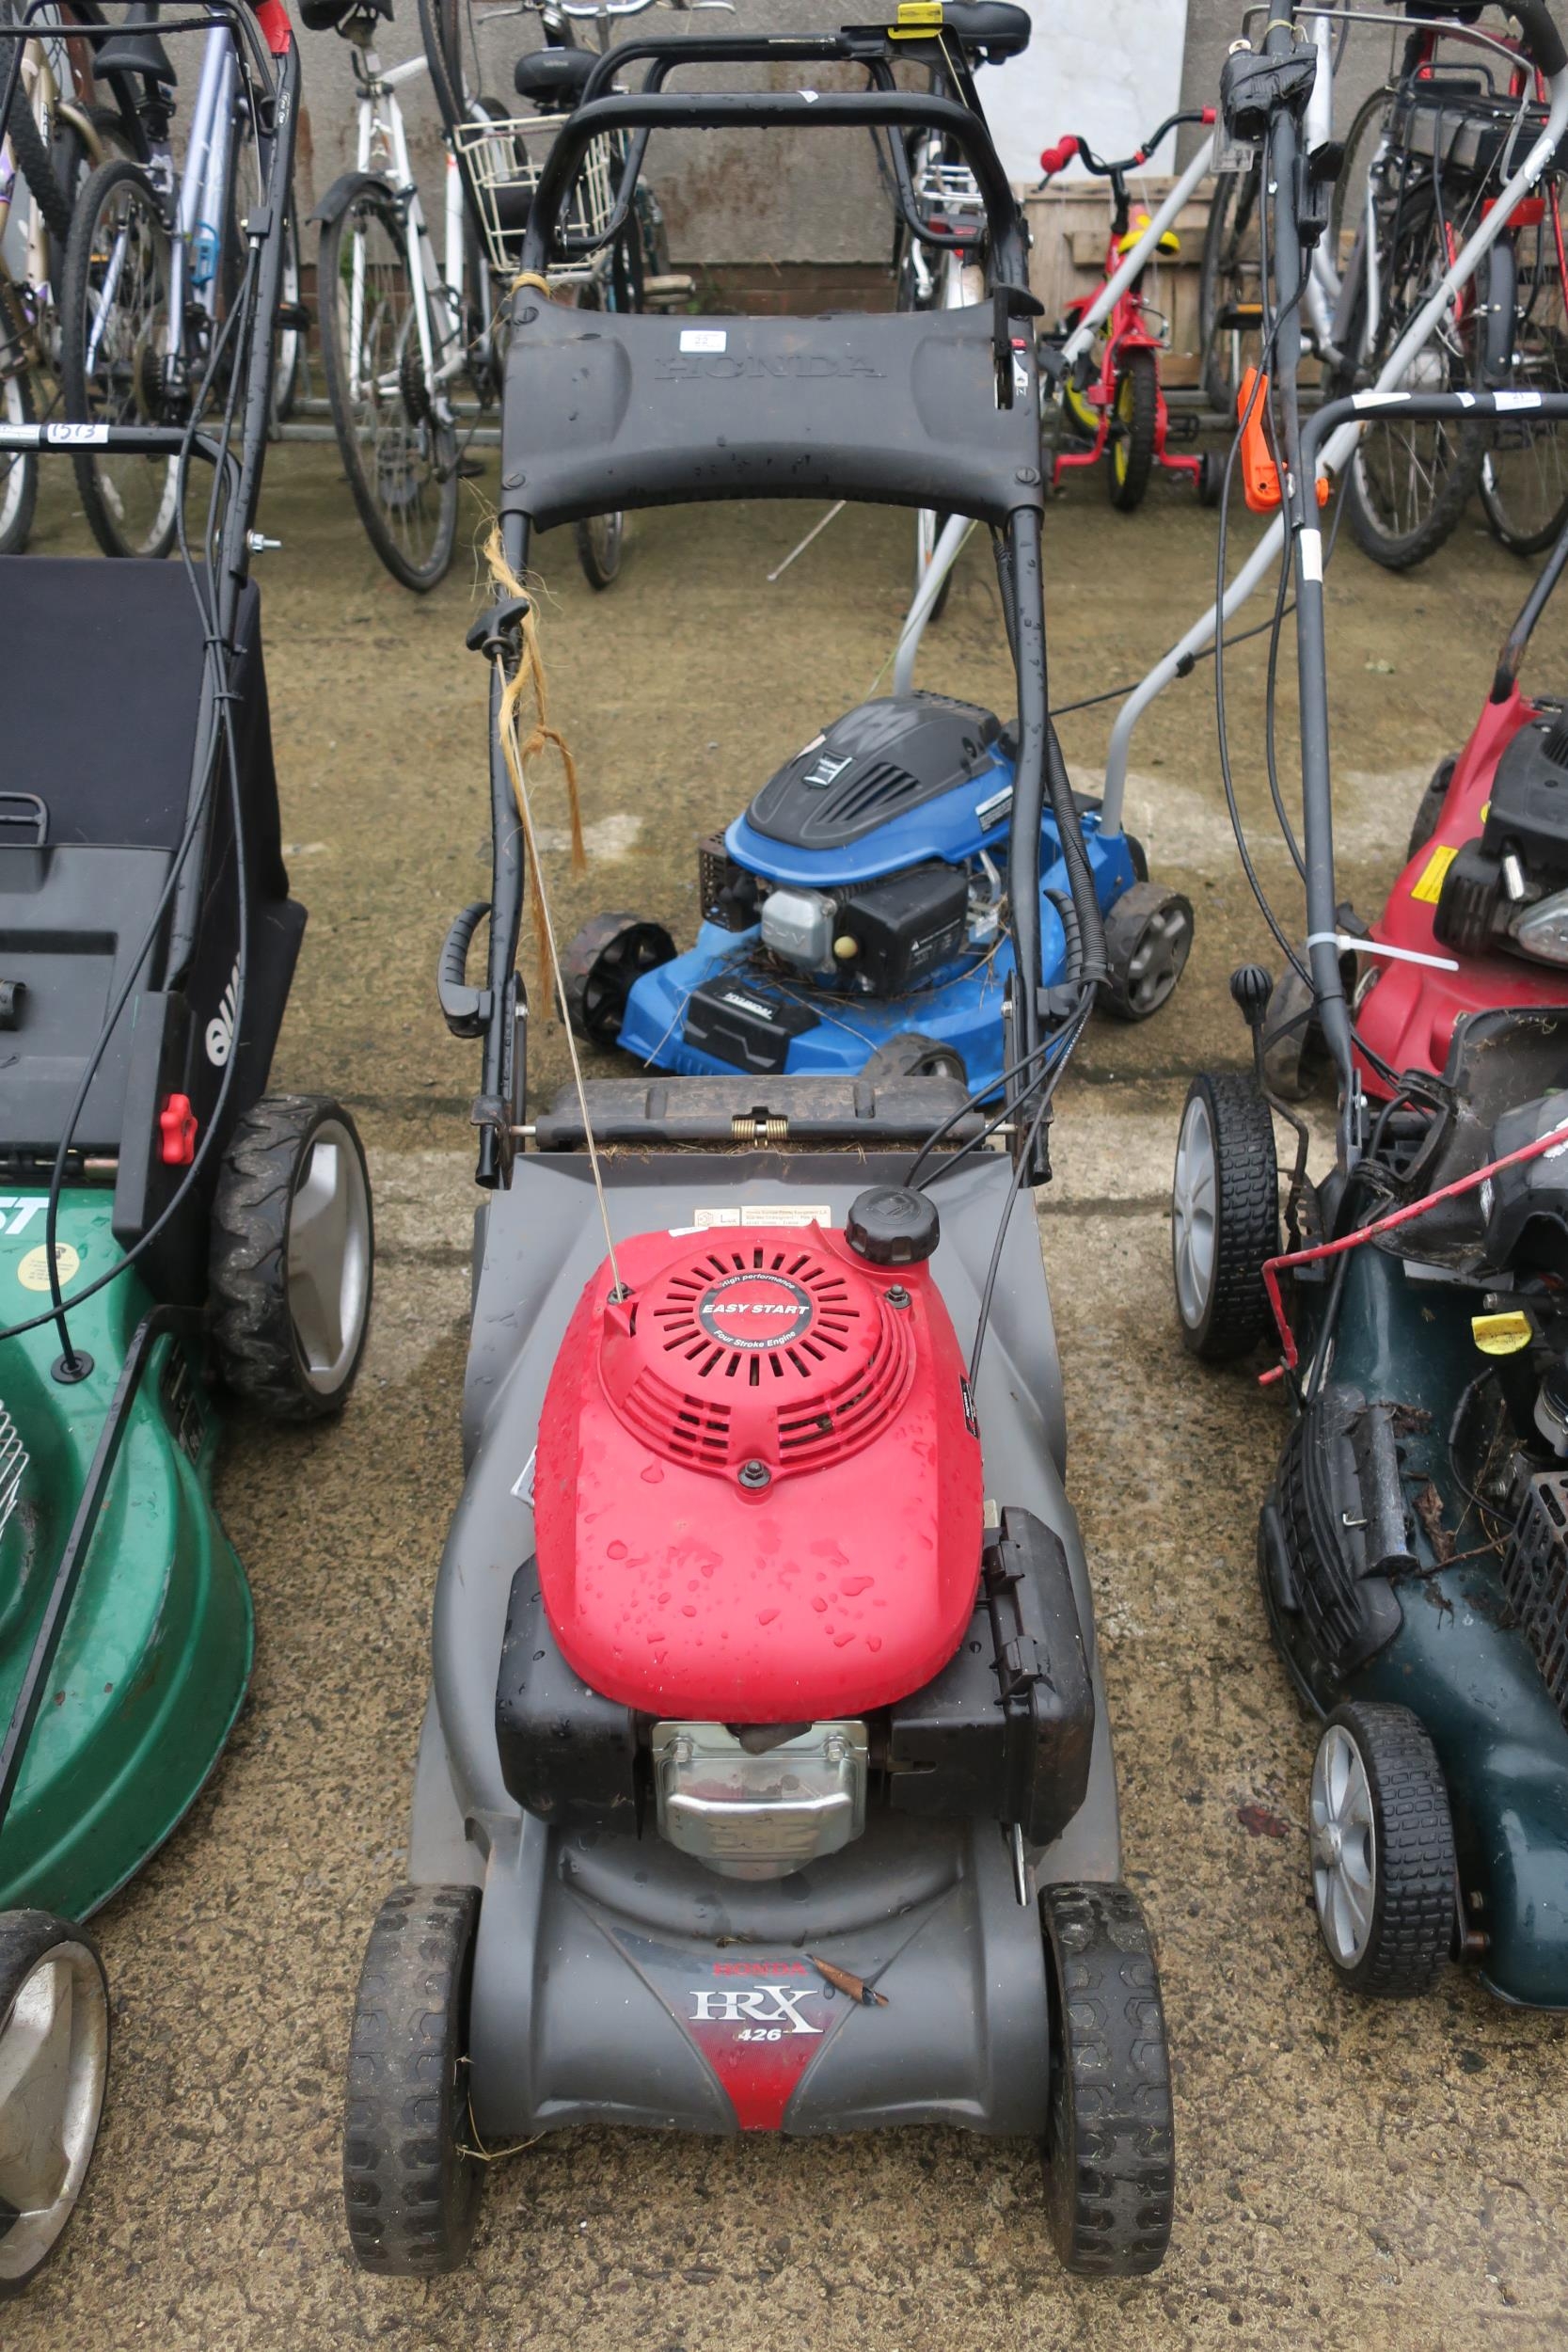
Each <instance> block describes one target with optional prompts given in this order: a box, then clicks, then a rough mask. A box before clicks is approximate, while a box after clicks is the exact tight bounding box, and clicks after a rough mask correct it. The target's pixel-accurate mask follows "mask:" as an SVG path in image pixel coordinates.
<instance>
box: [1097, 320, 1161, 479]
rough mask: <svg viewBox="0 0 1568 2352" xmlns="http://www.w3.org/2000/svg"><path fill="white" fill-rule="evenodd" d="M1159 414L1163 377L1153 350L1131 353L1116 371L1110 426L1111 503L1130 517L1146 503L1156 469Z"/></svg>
mask: <svg viewBox="0 0 1568 2352" xmlns="http://www.w3.org/2000/svg"><path fill="white" fill-rule="evenodd" d="M1159 413H1160V375H1159V370H1158V368H1157V367H1156V365H1155V360H1154V354H1153V353H1152V351H1141V350H1140V351H1129V352H1127V353H1126V354H1125V355H1124V357H1123V358H1122V363H1121V365H1120V367H1119V368H1118V369H1117V400H1116V408H1115V411H1114V419H1113V422H1112V426H1111V466H1110V475H1109V480H1110V489H1111V504H1112V505H1113V506H1114V507H1115V508H1116V509H1117V513H1118V514H1121V515H1131V514H1132V512H1133V510H1134V509H1135V508H1136V507H1139V506H1141V505H1142V504H1143V502H1144V494H1145V492H1146V491H1147V490H1148V478H1149V475H1150V474H1151V473H1152V472H1153V470H1154V434H1155V428H1156V425H1157V423H1158V421H1159Z"/></svg>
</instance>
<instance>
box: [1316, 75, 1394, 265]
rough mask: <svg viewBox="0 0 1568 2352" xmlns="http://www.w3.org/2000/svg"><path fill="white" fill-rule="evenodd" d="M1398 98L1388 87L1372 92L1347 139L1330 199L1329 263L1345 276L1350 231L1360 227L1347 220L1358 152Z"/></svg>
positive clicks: (1358, 112)
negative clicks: (1371, 128) (1372, 124)
mask: <svg viewBox="0 0 1568 2352" xmlns="http://www.w3.org/2000/svg"><path fill="white" fill-rule="evenodd" d="M1394 95H1395V93H1394V92H1393V91H1392V90H1390V89H1388V88H1386V87H1382V88H1378V89H1374V90H1372V91H1370V93H1369V95H1368V96H1367V97H1365V98H1364V99H1363V100H1362V101H1361V103H1360V105H1359V106H1358V107H1357V108H1356V110H1355V113H1354V117H1353V119H1352V121H1351V126H1350V130H1349V132H1348V134H1347V135H1346V138H1345V152H1344V161H1343V162H1342V163H1341V165H1340V167H1339V169H1338V171H1337V172H1336V174H1335V176H1334V194H1333V196H1332V197H1331V198H1330V199H1329V210H1328V234H1329V259H1330V260H1331V261H1332V262H1333V263H1334V266H1335V268H1336V270H1337V271H1339V272H1341V273H1342V272H1343V270H1344V267H1345V264H1346V262H1348V261H1349V259H1350V256H1349V254H1348V253H1346V252H1345V251H1344V250H1343V246H1344V239H1345V232H1346V230H1347V228H1348V229H1349V230H1350V232H1351V234H1352V236H1354V234H1355V230H1356V227H1357V224H1356V223H1354V222H1353V221H1347V219H1346V213H1347V209H1348V207H1349V204H1350V199H1351V189H1352V188H1353V186H1354V182H1355V174H1354V158H1355V153H1356V150H1357V148H1358V147H1359V146H1360V144H1361V141H1362V140H1363V138H1364V137H1365V136H1366V134H1367V128H1368V125H1369V124H1370V122H1371V121H1372V120H1373V119H1378V120H1379V121H1381V119H1382V118H1383V116H1385V115H1386V113H1387V111H1388V108H1389V106H1390V105H1391V103H1393V99H1394Z"/></svg>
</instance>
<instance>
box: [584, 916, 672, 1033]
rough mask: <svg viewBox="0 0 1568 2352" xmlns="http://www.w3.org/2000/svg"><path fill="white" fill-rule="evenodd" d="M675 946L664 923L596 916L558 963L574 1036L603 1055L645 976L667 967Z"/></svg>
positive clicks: (626, 917)
mask: <svg viewBox="0 0 1568 2352" xmlns="http://www.w3.org/2000/svg"><path fill="white" fill-rule="evenodd" d="M674 952H675V943H674V941H673V939H672V938H671V936H670V934H669V932H668V931H667V930H665V928H664V926H663V924H662V923H646V922H644V921H643V920H642V918H641V915H637V914H626V913H625V912H619V913H616V914H595V915H594V920H593V921H592V922H591V923H585V924H584V925H583V927H582V929H581V930H580V931H578V935H577V937H576V939H574V940H573V941H572V943H571V946H569V947H568V948H567V949H566V952H565V954H564V955H563V956H562V959H561V983H562V995H563V996H564V998H565V1000H566V1001H565V1005H564V1007H563V1009H564V1011H565V1015H566V1018H567V1020H568V1021H569V1022H570V1023H571V1025H572V1034H573V1036H574V1037H578V1038H580V1039H581V1040H582V1042H583V1043H584V1045H594V1046H596V1047H597V1048H598V1050H599V1051H600V1052H601V1053H607V1052H608V1051H609V1049H610V1046H612V1045H613V1044H614V1043H615V1041H616V1040H617V1038H618V1037H619V1036H620V1034H621V1024H622V1022H623V1021H624V1020H625V1019H626V1003H627V1000H628V998H629V997H630V995H631V992H632V989H633V988H634V986H635V985H636V983H637V982H638V981H639V980H640V979H641V977H642V975H643V973H644V972H655V971H657V969H658V967H659V965H660V964H661V963H669V962H670V961H671V960H672V959H673V956H674Z"/></svg>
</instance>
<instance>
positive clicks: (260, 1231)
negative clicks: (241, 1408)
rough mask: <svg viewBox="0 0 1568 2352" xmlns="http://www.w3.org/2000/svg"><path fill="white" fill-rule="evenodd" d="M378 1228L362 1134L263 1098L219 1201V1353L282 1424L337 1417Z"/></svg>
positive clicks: (244, 1125)
mask: <svg viewBox="0 0 1568 2352" xmlns="http://www.w3.org/2000/svg"><path fill="white" fill-rule="evenodd" d="M374 1261H375V1229H374V1223H373V1220H372V1214H371V1185H370V1177H369V1174H368V1172H367V1170H366V1168H365V1152H364V1147H363V1145H362V1144H361V1143H360V1140H359V1134H358V1130H357V1129H356V1126H355V1124H354V1121H353V1120H352V1119H351V1118H350V1116H349V1114H348V1112H347V1111H346V1110H344V1109H343V1107H342V1105H341V1104H340V1103H334V1102H332V1101H331V1100H329V1099H328V1098H327V1097H325V1096H324V1095H316V1094H272V1095H265V1096H263V1098H262V1099H261V1102H260V1103H258V1104H256V1105H255V1107H254V1109H252V1110H249V1111H247V1112H246V1113H245V1117H244V1118H243V1119H242V1120H240V1122H239V1124H238V1125H237V1126H236V1128H235V1130H234V1133H233V1136H231V1138H230V1144H229V1149H228V1151H227V1152H225V1153H224V1159H223V1171H222V1173H221V1175H220V1176H219V1178H218V1186H217V1194H216V1197H215V1199H214V1202H213V1231H212V1247H211V1254H210V1259H209V1269H208V1270H209V1281H210V1286H211V1294H212V1301H213V1345H214V1353H215V1355H216V1359H217V1365H218V1370H219V1372H220V1373H221V1375H222V1376H223V1378H224V1380H225V1381H226V1382H227V1384H228V1386H229V1387H230V1388H231V1389H232V1390H234V1391H235V1392H236V1393H237V1394H238V1395H240V1396H243V1397H244V1398H245V1401H246V1402H247V1404H251V1405H255V1406H258V1407H259V1408H260V1409H261V1411H262V1412H264V1413H267V1414H269V1415H271V1417H272V1418H273V1419H274V1420H276V1421H294V1422H303V1421H318V1420H320V1419H322V1418H323V1417H324V1416H325V1414H328V1413H335V1412H337V1411H338V1410H339V1408H340V1407H341V1405H342V1404H343V1401H344V1399H345V1398H346V1397H347V1395H348V1392H349V1390H350V1389H351V1388H352V1387H353V1385H354V1378H355V1375H356V1373H357V1371H358V1369H359V1359H360V1357H361V1356H362V1355H363V1354H364V1349H365V1335H366V1332H367V1331H368V1329H369V1327H370V1315H371V1292H372V1282H373V1276H374Z"/></svg>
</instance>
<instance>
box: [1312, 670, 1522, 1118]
mask: <svg viewBox="0 0 1568 2352" xmlns="http://www.w3.org/2000/svg"><path fill="white" fill-rule="evenodd" d="M1538 715H1539V707H1538V706H1537V705H1536V704H1534V703H1532V702H1530V701H1528V699H1527V698H1526V697H1525V696H1524V695H1523V694H1521V693H1520V691H1519V690H1518V688H1517V686H1515V687H1514V689H1513V692H1512V693H1511V694H1510V695H1509V697H1508V699H1507V701H1506V702H1500V703H1494V702H1489V703H1487V704H1486V705H1485V707H1483V709H1482V711H1481V717H1480V719H1479V721H1478V722H1477V723H1476V729H1475V732H1474V734H1473V735H1472V736H1471V738H1470V739H1469V741H1468V742H1467V743H1466V744H1465V749H1464V750H1463V751H1462V752H1461V753H1460V755H1459V757H1458V759H1457V760H1456V761H1455V763H1454V771H1453V776H1452V779H1451V781H1450V783H1449V790H1448V798H1447V799H1446V800H1445V801H1444V803H1443V813H1442V815H1441V816H1440V817H1439V818H1438V820H1437V828H1436V831H1435V832H1434V833H1433V836H1432V838H1431V840H1430V841H1428V842H1427V843H1426V844H1425V845H1424V847H1423V848H1422V849H1421V850H1418V852H1417V854H1416V856H1415V857H1413V858H1412V859H1411V861H1410V863H1409V865H1408V866H1406V867H1405V869H1404V871H1403V873H1402V875H1401V876H1400V878H1399V880H1398V882H1396V883H1395V884H1394V887H1393V889H1392V890H1391V891H1390V892H1389V894H1388V903H1387V905H1386V907H1385V908H1384V910H1383V913H1382V914H1381V915H1380V916H1379V917H1378V919H1377V921H1376V922H1375V923H1374V924H1373V925H1372V937H1373V938H1374V939H1381V940H1386V942H1387V943H1388V945H1389V946H1394V947H1413V948H1415V949H1416V950H1417V952H1418V954H1421V955H1427V956H1449V955H1451V954H1452V952H1453V951H1452V949H1451V948H1449V947H1446V946H1444V944H1443V942H1442V941H1441V940H1440V939H1439V938H1438V936H1437V934H1436V932H1435V930H1433V924H1434V922H1435V920H1436V916H1437V899H1438V894H1439V892H1440V891H1441V889H1442V883H1443V876H1444V875H1445V873H1446V872H1447V871H1448V868H1449V862H1450V860H1451V859H1452V857H1453V854H1454V852H1455V850H1458V849H1459V848H1460V847H1461V846H1462V845H1463V844H1464V843H1465V842H1466V841H1470V840H1473V839H1474V838H1475V837H1476V835H1477V834H1479V833H1480V832H1481V827H1482V825H1483V824H1484V823H1485V821H1486V803H1487V802H1488V800H1489V799H1490V798H1491V793H1492V779H1493V777H1494V776H1495V775H1496V774H1497V762H1498V760H1499V759H1500V758H1501V757H1502V755H1503V754H1504V752H1505V751H1506V750H1507V749H1508V746H1509V744H1510V743H1511V742H1512V741H1513V738H1514V737H1515V736H1516V735H1517V734H1518V732H1519V730H1520V728H1521V727H1522V726H1525V725H1527V724H1528V722H1529V721H1530V720H1531V719H1533V718H1535V717H1537V716H1538ZM1364 961H1365V967H1366V977H1365V981H1364V989H1363V993H1361V994H1360V995H1359V998H1358V1003H1357V1009H1356V1015H1355V1025H1356V1028H1357V1031H1358V1032H1359V1034H1360V1035H1361V1036H1362V1037H1363V1038H1365V1040H1366V1041H1367V1043H1368V1044H1369V1045H1370V1047H1371V1049H1372V1051H1373V1053H1374V1054H1381V1055H1382V1057H1383V1058H1384V1060H1385V1061H1386V1062H1387V1063H1389V1064H1390V1066H1391V1067H1392V1068H1393V1069H1395V1070H1430V1071H1433V1072H1435V1073H1441V1072H1442V1070H1443V1068H1444V1066H1445V1064H1446V1063H1447V1061H1448V1058H1449V1046H1450V1045H1451V1044H1452V1042H1453V1030H1454V1023H1455V1022H1456V1021H1458V1020H1459V1019H1460V1017H1461V1015H1462V1014H1464V1013H1467V1012H1491V1011H1495V1010H1497V1009H1501V1008H1506V1007H1509V1006H1521V1005H1564V1004H1568V971H1563V970H1561V969H1559V968H1554V967H1553V966H1552V965H1551V964H1546V963H1535V962H1532V961H1530V959H1529V958H1528V956H1515V955H1509V954H1507V953H1506V952H1505V951H1503V950H1501V949H1498V950H1497V952H1496V953H1494V954H1490V955H1482V956H1461V957H1459V958H1458V959H1457V961H1458V963H1459V969H1458V971H1457V972H1438V971H1434V970H1433V968H1432V966H1431V965H1430V964H1420V963H1400V962H1395V961H1388V962H1383V961H1380V960H1379V959H1378V958H1377V957H1375V956H1370V955H1369V956H1368V957H1366V958H1365V960H1364ZM1356 1065H1357V1067H1358V1069H1359V1070H1360V1072H1361V1081H1362V1084H1363V1085H1364V1086H1365V1088H1366V1089H1367V1092H1368V1093H1369V1094H1370V1095H1372V1096H1373V1097H1375V1098H1376V1099H1377V1100H1379V1101H1382V1100H1383V1099H1385V1098H1386V1095H1387V1092H1388V1087H1387V1082H1386V1080H1385V1079H1383V1078H1381V1077H1380V1076H1379V1075H1378V1073H1377V1072H1376V1071H1375V1070H1374V1069H1373V1068H1372V1066H1371V1064H1370V1062H1369V1061H1367V1060H1365V1059H1364V1058H1363V1057H1361V1056H1360V1055H1357V1057H1356Z"/></svg>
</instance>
